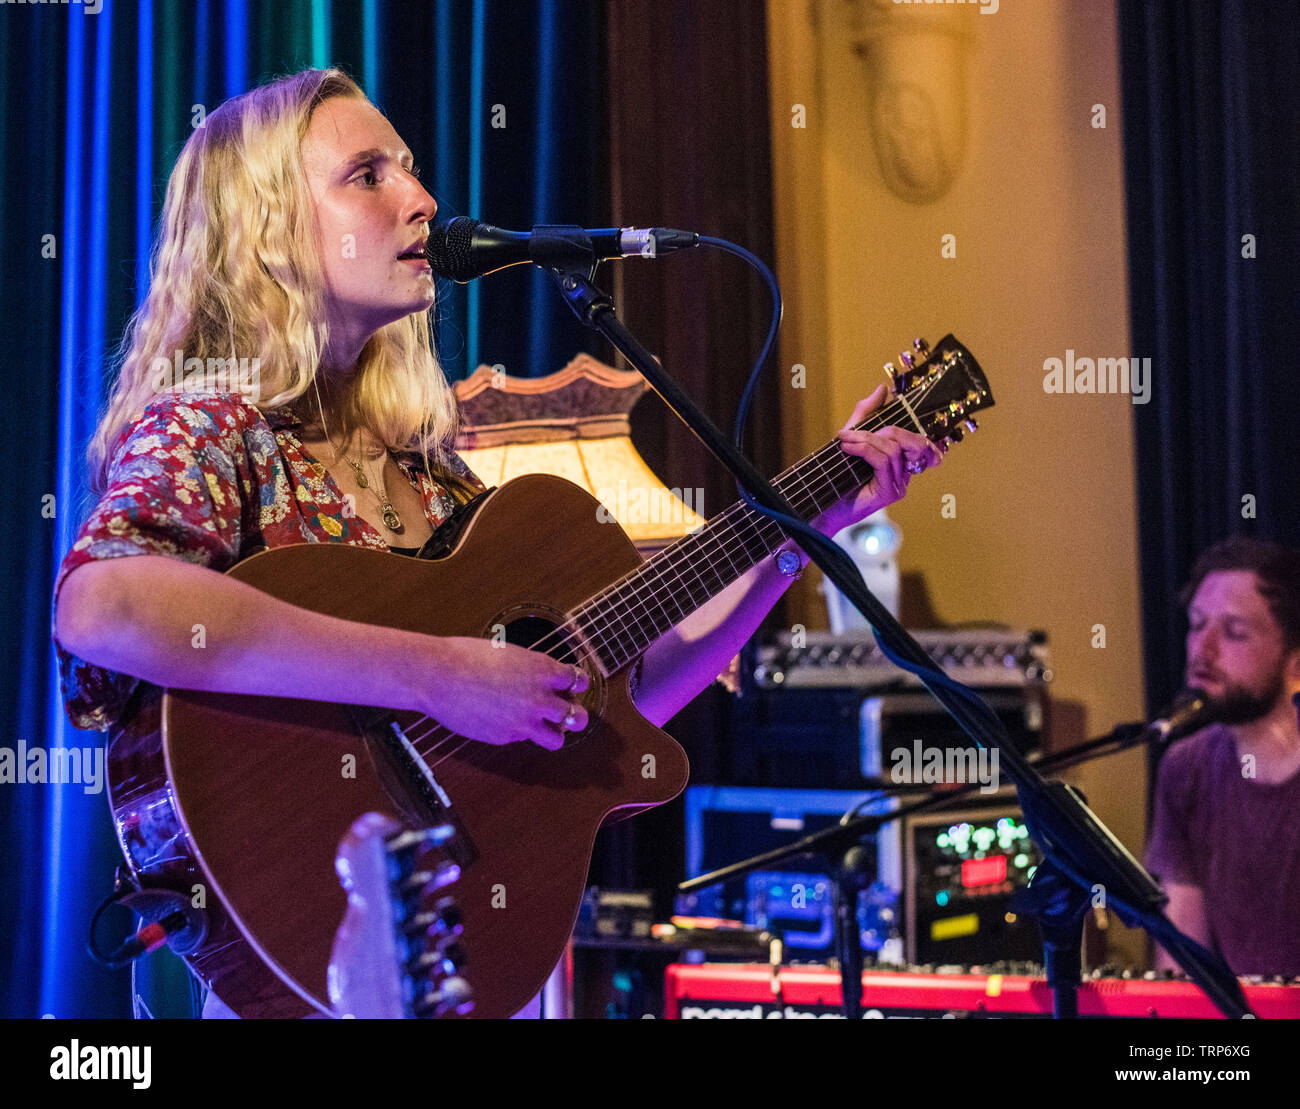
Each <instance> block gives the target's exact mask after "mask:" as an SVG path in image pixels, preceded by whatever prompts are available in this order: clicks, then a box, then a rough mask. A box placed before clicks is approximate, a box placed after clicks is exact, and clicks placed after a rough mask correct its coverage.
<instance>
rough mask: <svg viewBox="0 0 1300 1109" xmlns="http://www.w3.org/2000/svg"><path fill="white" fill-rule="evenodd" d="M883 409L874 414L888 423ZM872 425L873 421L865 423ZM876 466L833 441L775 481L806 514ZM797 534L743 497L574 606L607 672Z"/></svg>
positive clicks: (851, 487)
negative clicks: (604, 588) (790, 536)
mask: <svg viewBox="0 0 1300 1109" xmlns="http://www.w3.org/2000/svg"><path fill="white" fill-rule="evenodd" d="M881 415H882V413H880V412H877V413H875V414H874V418H873V419H872V420H871V421H869V423H870V425H871V426H872V427H877V426H880V422H881V421H880V419H879V417H880V416H881ZM857 426H858V427H866V426H868V424H866V423H864V424H859V425H857ZM871 474H872V470H871V467H870V466H869V465H868V464H867V463H866V462H864V461H863V460H862V459H860V458H858V457H856V456H854V455H850V454H847V453H845V452H844V450H843V449H842V448H841V447H840V444H839V441H838V440H836V441H835V442H832V443H828V444H827V445H826V446H824V447H822V448H821V449H820V450H818V451H816V452H815V453H814V454H811V455H809V456H808V457H807V458H805V459H804V460H803V461H802V462H799V463H797V464H796V465H794V466H792V467H790V469H788V470H785V471H784V472H782V473H781V474H780V475H778V477H777V478H776V479H775V480H774V481H773V482H772V484H773V485H774V486H775V487H776V489H777V490H778V491H779V492H780V493H781V495H782V496H784V497H785V498H786V500H788V501H789V502H790V504H791V505H792V506H793V507H794V509H795V510H796V511H797V512H798V513H799V515H800V516H802V517H803V518H805V519H812V518H814V517H815V516H817V515H818V514H819V513H821V512H823V511H825V510H826V509H827V508H830V507H831V505H833V504H835V503H836V502H837V501H839V500H840V498H842V497H843V496H845V495H846V494H848V493H851V492H853V491H854V490H856V489H859V488H861V487H862V485H863V484H864V483H865V482H866V481H867V480H868V479H869V478H870V477H871ZM788 538H789V536H788V535H787V534H786V532H785V530H784V529H783V528H782V527H781V526H780V525H779V524H777V523H776V522H775V521H774V520H771V519H769V518H768V517H766V516H764V515H763V514H762V513H761V512H758V511H757V510H755V509H753V508H751V507H750V506H749V505H748V504H746V503H745V502H744V501H737V502H736V503H735V504H733V505H732V506H731V507H730V508H728V509H726V510H725V511H724V512H721V513H719V514H718V515H717V516H715V517H713V519H711V520H710V521H709V522H708V523H707V524H705V525H704V526H703V527H702V528H700V529H699V531H696V532H694V533H692V534H691V535H688V536H686V537H685V538H684V539H679V540H678V541H677V542H676V543H674V544H672V546H670V547H667V548H665V549H664V550H662V551H660V552H659V554H657V555H655V556H654V558H652V559H650V560H648V561H647V562H646V563H645V564H644V565H642V566H640V567H638V568H637V569H636V570H634V571H632V572H631V573H629V574H627V575H626V576H624V577H623V578H621V579H619V580H618V581H617V582H615V583H614V584H613V585H611V586H610V587H609V588H608V589H606V590H604V591H603V592H601V593H598V594H597V595H596V596H594V597H592V598H590V599H589V600H587V601H586V602H584V603H583V604H582V605H581V606H580V607H579V608H578V609H576V610H575V611H574V612H573V613H571V614H570V619H571V621H572V622H573V623H574V624H575V625H576V626H577V628H578V629H579V630H580V631H581V633H582V635H583V637H584V639H585V640H586V641H587V644H588V645H589V647H590V648H591V649H592V650H593V651H594V653H595V655H596V658H597V660H598V662H599V664H600V666H601V668H602V670H603V671H604V672H605V674H606V675H609V674H613V673H615V672H617V671H618V670H621V669H622V668H623V667H624V666H626V665H628V664H629V663H630V662H632V661H633V660H634V659H636V658H637V657H639V656H640V655H641V654H643V653H644V652H645V650H646V649H647V648H648V647H649V646H650V644H652V643H653V642H654V641H655V640H656V639H658V638H659V637H660V636H661V635H663V634H664V633H665V632H667V631H669V630H670V629H671V628H674V627H676V626H677V625H678V624H680V623H681V622H682V621H683V620H685V619H686V618H687V617H688V616H689V615H690V614H691V613H693V612H694V611H695V610H696V609H698V608H700V607H701V606H702V605H704V604H706V603H707V602H708V601H710V600H712V599H713V598H714V597H716V596H717V595H718V594H719V593H721V592H722V591H723V590H724V589H726V587H727V586H729V585H730V584H731V583H732V582H734V581H736V580H737V579H738V578H740V577H743V576H744V575H745V573H746V572H748V571H749V570H751V569H752V568H753V567H754V566H756V565H757V564H758V563H759V562H761V561H762V560H763V559H765V558H769V557H771V556H772V554H773V552H775V551H776V549H777V548H778V547H780V546H781V544H782V543H784V542H785V541H786V540H787V539H788Z"/></svg>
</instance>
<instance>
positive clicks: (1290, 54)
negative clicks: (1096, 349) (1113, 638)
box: [1080, 0, 1300, 712]
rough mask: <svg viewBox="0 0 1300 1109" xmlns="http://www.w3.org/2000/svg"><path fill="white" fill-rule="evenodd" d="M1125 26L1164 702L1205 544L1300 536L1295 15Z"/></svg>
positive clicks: (1217, 11)
mask: <svg viewBox="0 0 1300 1109" xmlns="http://www.w3.org/2000/svg"><path fill="white" fill-rule="evenodd" d="M1119 30H1120V51H1121V65H1122V88H1123V115H1124V163H1125V189H1126V193H1127V208H1128V240H1129V241H1128V248H1129V283H1130V304H1131V316H1132V329H1133V331H1132V345H1133V353H1134V354H1136V355H1139V356H1143V357H1150V358H1151V359H1152V369H1153V374H1152V376H1153V379H1154V380H1153V384H1152V387H1151V400H1150V402H1149V403H1147V404H1145V405H1139V406H1136V407H1135V408H1134V413H1135V416H1136V419H1135V427H1136V435H1137V456H1136V457H1137V483H1138V514H1139V543H1140V551H1141V581H1142V617H1143V627H1144V635H1145V664H1146V679H1147V693H1148V699H1149V702H1150V708H1151V710H1152V712H1155V711H1157V710H1158V708H1159V706H1160V705H1162V704H1164V703H1165V702H1166V701H1167V700H1168V698H1169V696H1170V695H1171V694H1172V693H1173V692H1174V691H1175V690H1176V689H1177V688H1178V687H1179V686H1180V685H1181V673H1182V669H1181V668H1182V663H1183V655H1184V649H1183V636H1184V633H1185V628H1186V621H1185V617H1184V614H1183V611H1182V606H1181V605H1180V603H1179V600H1178V593H1179V590H1180V588H1181V586H1182V585H1183V583H1184V582H1185V581H1186V580H1187V578H1188V576H1189V573H1190V570H1191V566H1192V563H1193V561H1194V560H1195V558H1196V556H1197V555H1198V554H1199V553H1200V551H1202V550H1203V549H1204V548H1205V547H1207V546H1209V545H1210V544H1211V543H1213V542H1215V541H1216V540H1219V539H1223V538H1225V537H1227V536H1231V535H1253V536H1257V537H1260V538H1264V539H1273V540H1277V541H1281V542H1287V543H1292V544H1295V543H1297V542H1300V453H1298V452H1297V451H1296V442H1297V437H1298V433H1297V426H1300V390H1297V387H1296V381H1297V367H1298V363H1297V359H1296V357H1295V325H1296V319H1297V310H1298V309H1300V267H1298V266H1297V264H1296V260H1297V258H1300V199H1298V198H1297V192H1296V182H1297V181H1300V141H1297V140H1298V138H1300V85H1298V84H1297V82H1296V79H1295V74H1296V72H1297V67H1300V16H1298V14H1297V7H1296V5H1295V3H1294V2H1293V0H1216V2H1214V3H1195V4H1189V3H1185V2H1183V0H1158V2H1153V0H1120V2H1119ZM1080 464H1081V465H1085V466H1086V465H1087V459H1080ZM1084 542H1085V543H1086V540H1085V541H1084Z"/></svg>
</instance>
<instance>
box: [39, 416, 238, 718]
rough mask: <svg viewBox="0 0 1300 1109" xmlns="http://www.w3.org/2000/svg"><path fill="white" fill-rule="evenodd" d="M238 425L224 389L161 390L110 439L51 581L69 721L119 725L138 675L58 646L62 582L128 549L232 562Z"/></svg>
mask: <svg viewBox="0 0 1300 1109" xmlns="http://www.w3.org/2000/svg"><path fill="white" fill-rule="evenodd" d="M247 423H248V416H247V413H246V411H245V406H244V405H243V404H242V402H240V401H239V400H238V398H234V397H231V396H230V395H228V394H220V393H193V392H190V393H175V394H163V395H160V396H159V397H157V398H155V399H154V400H153V401H151V402H150V404H149V405H148V406H147V407H146V408H145V410H144V412H143V413H142V414H141V416H140V418H139V419H138V420H137V421H136V422H135V423H134V424H133V425H131V427H130V428H129V429H128V430H127V432H126V434H125V438H124V439H121V440H119V445H118V447H117V450H116V452H115V454H114V456H113V460H112V463H111V465H110V468H109V472H108V487H107V489H106V490H105V491H104V494H103V496H102V497H101V498H100V500H99V503H98V504H96V505H95V507H94V508H93V509H92V510H91V513H90V515H89V516H88V517H87V519H86V522H85V523H84V524H83V525H82V527H81V530H80V531H79V532H78V534H77V538H76V540H75V541H74V542H73V544H72V547H71V548H70V549H69V551H68V553H67V555H66V556H65V557H64V559H63V562H62V564H61V565H60V567H59V572H58V575H57V577H56V578H55V582H54V598H53V603H52V609H51V628H50V631H51V638H52V639H53V640H54V647H55V653H56V655H57V657H58V664H59V680H60V685H61V688H62V694H63V702H64V708H65V710H66V712H67V714H68V719H69V720H70V721H71V722H72V724H73V726H74V727H77V728H82V729H92V730H102V729H104V728H107V727H109V726H111V725H112V724H114V723H116V722H118V721H119V719H120V718H121V716H122V713H123V710H124V709H125V708H126V705H127V703H128V701H129V700H130V698H131V695H132V693H133V692H134V691H135V688H136V686H137V685H139V681H140V679H138V678H136V677H133V676H132V675H129V674H121V673H117V672H115V671H112V670H107V669H104V668H103V667H99V666H94V665H92V664H91V663H88V662H86V661H85V660H84V659H80V658H77V657H76V656H75V655H72V654H70V653H69V652H68V651H67V650H65V649H64V648H63V646H62V644H60V643H59V641H58V638H57V636H55V635H54V621H53V613H54V612H56V611H57V608H58V600H59V590H60V589H61V588H62V586H63V582H64V580H65V579H66V578H67V576H68V574H70V573H71V572H72V571H73V570H75V569H76V568H77V567H78V566H81V565H83V564H84V563H87V562H91V561H93V560H96V559H102V558H119V557H123V556H129V555H142V554H152V555H165V556H167V557H170V558H180V559H184V560H185V561H186V562H192V563H194V564H195V565H196V566H203V567H207V568H209V569H213V570H217V571H224V570H227V569H229V568H230V567H231V566H233V565H234V564H235V563H236V562H237V561H238V559H239V552H240V543H241V536H242V532H243V514H244V512H243V509H244V497H243V496H241V489H243V490H244V491H245V492H247V491H248V490H249V489H250V485H249V482H250V474H249V467H248V459H247V453H246V451H245V449H244V441H243V431H244V430H245V426H246V425H247Z"/></svg>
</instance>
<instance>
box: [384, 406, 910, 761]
mask: <svg viewBox="0 0 1300 1109" xmlns="http://www.w3.org/2000/svg"><path fill="white" fill-rule="evenodd" d="M873 415H874V416H876V417H877V422H876V423H875V424H874V425H871V429H874V428H875V427H880V426H881V425H882V424H884V423H886V422H887V420H888V419H889V418H890V416H891V415H892V414H891V412H890V409H889V408H885V409H882V410H880V412H878V413H873ZM867 423H869V421H867V422H864V424H862V425H858V426H859V427H860V428H861V427H866V426H867ZM813 460H816V462H817V465H816V466H815V467H814V466H810V465H808V464H807V463H808V462H811V461H813ZM827 462H830V463H831V465H830V467H827V465H826V463H827ZM861 465H862V460H861V459H859V458H858V457H857V456H854V455H849V454H847V453H845V452H844V451H842V450H840V449H838V444H837V443H835V442H832V443H829V444H827V445H826V446H824V447H822V448H821V449H820V450H818V451H817V452H814V454H813V456H812V457H811V458H810V459H809V460H806V462H805V463H804V464H802V465H799V466H796V467H790V468H789V469H788V470H787V471H785V472H784V473H782V474H781V475H779V476H778V479H777V482H776V484H778V485H780V484H782V483H783V479H787V478H790V477H795V478H798V479H800V480H801V481H802V488H801V489H800V490H799V492H798V494H795V495H792V494H790V493H788V492H787V498H788V499H790V500H791V502H792V505H795V507H798V505H797V504H796V503H795V502H796V499H802V496H803V494H805V493H807V492H808V490H809V488H810V485H809V482H808V480H807V479H806V478H805V477H804V475H805V474H808V473H809V472H810V471H814V470H815V471H816V474H817V476H818V477H820V478H825V477H827V476H829V477H830V479H831V481H832V483H833V482H834V481H835V480H837V479H838V478H839V477H840V476H842V475H843V474H844V473H846V472H851V471H852V470H854V469H855V468H856V467H859V466H861ZM831 488H832V490H834V488H835V487H834V485H833V484H832V486H831ZM845 495H847V494H845ZM813 500H814V507H815V506H816V497H815V496H814V498H813ZM733 514H737V515H739V516H740V517H741V520H740V522H741V523H743V524H747V525H749V530H751V531H754V530H757V529H763V530H764V531H767V532H769V533H771V532H775V533H776V537H777V545H779V544H780V542H784V540H785V538H786V536H785V533H784V532H783V531H782V530H781V529H780V527H779V526H778V525H777V524H776V522H775V521H773V520H771V519H770V518H768V517H766V516H763V515H762V514H760V513H757V512H755V511H754V510H752V509H751V508H750V506H749V505H748V504H747V503H745V502H743V501H740V502H736V503H734V504H733V505H731V506H730V507H729V508H728V509H726V510H724V512H723V513H721V514H720V516H719V519H718V520H717V521H715V523H725V524H726V525H727V526H726V527H725V528H718V529H716V533H713V530H714V529H712V528H710V529H709V530H710V532H711V534H709V535H708V536H707V543H706V544H704V546H705V550H703V551H692V552H691V553H690V555H689V556H688V557H689V559H690V561H691V562H696V561H698V560H699V555H701V554H705V553H712V552H710V551H709V550H708V548H709V547H712V548H715V549H716V548H719V547H721V548H722V549H723V550H724V551H725V550H726V547H725V541H726V540H727V539H728V538H731V537H734V536H735V535H737V534H739V533H738V531H737V528H736V523H737V521H734V520H729V519H727V518H728V517H730V516H732V515H733ZM759 538H760V540H761V539H762V538H763V536H762V535H760V536H759ZM678 546H680V544H674V546H673V547H672V548H669V550H670V551H673V552H674V553H678V552H677V551H676V548H677V547H678ZM765 546H766V550H767V553H770V552H771V549H772V548H771V546H770V545H768V544H765ZM742 549H744V550H745V553H746V555H748V554H749V551H748V549H747V547H744V546H742ZM665 553H666V552H665ZM758 557H761V556H758ZM656 561H658V559H652V560H651V562H650V563H647V564H645V565H643V566H642V567H638V568H637V570H635V571H632V572H630V574H629V575H626V576H625V578H624V579H621V580H620V582H616V583H614V585H612V586H610V587H607V588H606V589H605V590H603V591H602V592H601V593H598V594H596V595H595V596H594V597H592V598H589V599H588V601H586V602H584V603H583V605H582V606H581V607H580V610H579V611H586V610H590V609H593V608H598V607H599V605H598V602H599V603H604V602H605V601H606V599H607V598H608V597H609V596H611V595H617V594H618V593H619V592H620V591H621V588H622V587H623V586H625V585H626V584H627V580H628V579H630V578H636V577H638V576H642V575H641V571H646V570H649V569H650V568H651V567H653V564H654V563H655V562H656ZM665 561H666V562H667V563H668V568H672V566H673V559H671V558H669V559H665ZM677 561H678V562H683V561H685V559H682V558H679V559H678V560H677ZM728 561H731V560H730V556H729V555H728ZM752 565H753V563H751V566H752ZM732 569H733V571H734V570H735V565H734V563H733V564H732ZM644 576H645V578H646V579H647V580H646V581H645V582H644V583H643V584H642V585H639V586H638V587H637V589H636V590H634V592H633V594H632V596H633V597H637V595H638V594H646V593H648V594H649V596H648V597H646V596H642V597H641V598H640V599H641V600H642V601H643V602H647V601H651V600H655V599H656V597H657V594H658V593H659V589H658V586H657V584H656V583H657V582H658V581H662V579H663V574H662V573H661V572H657V573H654V574H648V573H647V574H645V575H644ZM700 581H701V584H702V585H704V586H705V590H706V599H705V601H702V602H698V603H697V607H699V606H700V605H702V604H704V603H707V601H708V600H709V599H712V596H713V595H715V594H712V592H711V591H710V590H709V588H708V585H707V583H705V582H704V581H703V579H700ZM692 601H693V602H694V597H693V596H692ZM682 618H683V619H684V618H685V617H682ZM573 624H576V617H575V616H570V618H569V619H568V620H566V621H565V623H564V624H561V625H558V626H557V627H556V628H553V629H551V631H549V632H548V633H547V634H546V635H544V636H543V637H542V638H541V639H539V640H538V641H537V642H536V643H534V644H532V645H531V647H530V649H532V650H537V649H539V648H543V646H544V645H546V641H547V640H548V639H551V638H553V637H555V636H559V635H561V633H563V635H562V638H561V639H559V640H558V641H557V642H554V643H551V644H550V645H549V646H546V647H545V649H546V651H547V653H550V651H551V650H552V649H554V648H556V647H560V646H564V647H566V648H567V649H569V650H571V651H572V652H573V653H578V648H580V647H581V645H582V644H581V641H580V640H581V639H583V638H585V639H586V640H587V641H588V642H590V641H591V640H593V639H596V638H597V637H596V636H594V635H590V634H588V635H585V636H584V635H583V632H582V629H581V628H580V627H573V628H570V627H569V625H573ZM652 626H653V625H652ZM612 629H613V626H612V624H606V625H604V626H603V627H602V628H601V629H600V631H601V632H602V634H604V633H607V632H608V631H611V630H612ZM628 630H630V629H627V628H626V627H625V628H623V631H624V632H627V631H628ZM637 630H638V631H641V632H643V631H644V629H641V628H640V625H639V623H638V626H637ZM575 637H579V638H578V640H577V641H575ZM612 646H615V647H616V646H617V641H616V642H615V643H614V644H613V645H612ZM637 653H638V652H635V651H634V652H633V653H632V655H631V656H630V657H629V659H626V660H623V661H621V662H619V664H618V665H616V666H614V667H613V668H612V669H611V671H610V673H611V674H613V673H617V672H618V671H619V670H621V669H622V668H623V666H625V665H627V662H628V661H630V660H631V658H635V657H636V654H637ZM425 720H427V721H429V722H430V723H432V724H433V725H434V726H433V727H432V728H431V729H430V730H429V731H426V732H424V733H421V734H420V735H417V736H412V735H410V734H408V738H409V739H410V740H411V742H412V744H413V745H414V744H417V743H419V742H422V741H424V740H426V739H428V738H429V736H431V735H433V734H435V733H437V732H439V731H442V732H445V733H446V735H445V737H444V738H443V739H441V740H439V741H438V742H436V743H434V744H433V745H432V746H431V747H429V748H428V749H427V750H423V751H422V750H420V749H419V748H418V747H417V752H418V753H419V754H420V756H421V758H424V759H426V760H427V758H428V757H429V756H431V755H432V754H433V753H434V752H436V751H437V750H438V748H439V747H442V746H444V745H445V744H446V743H447V742H448V741H449V740H452V741H454V740H460V741H461V742H460V743H459V744H458V745H457V747H456V748H455V749H454V750H452V751H451V752H449V753H447V754H445V755H444V756H443V757H442V758H440V759H438V760H436V762H434V763H433V764H432V765H433V766H436V765H438V764H440V763H441V762H442V761H444V759H446V758H450V757H453V756H454V755H455V754H456V753H458V752H459V751H460V750H461V749H462V748H463V747H464V746H465V744H467V743H472V742H473V741H472V740H468V739H465V738H464V737H462V736H460V735H459V734H458V733H456V732H453V731H451V730H450V729H448V728H446V727H445V726H444V725H441V724H438V723H437V721H435V720H433V718H431V717H427V716H426V717H421V718H420V719H419V720H417V721H415V722H413V724H412V727H413V728H414V727H419V726H420V724H421V723H422V722H423V721H425ZM488 746H489V748H491V747H493V746H495V745H488ZM431 769H432V766H431Z"/></svg>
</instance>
